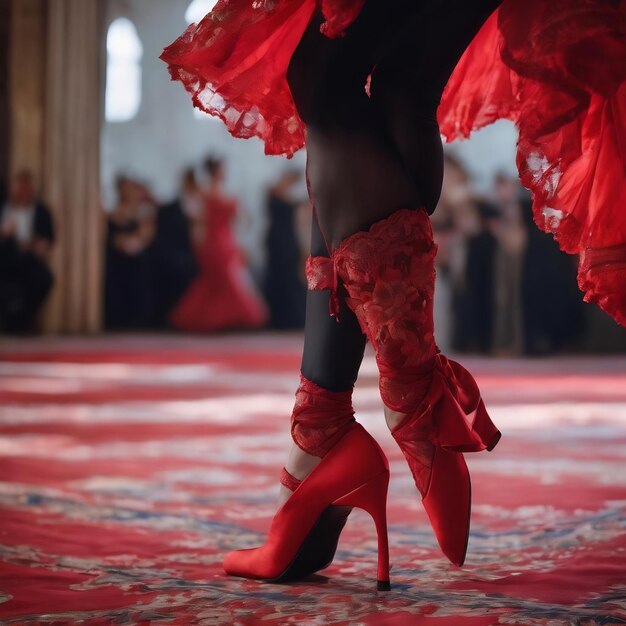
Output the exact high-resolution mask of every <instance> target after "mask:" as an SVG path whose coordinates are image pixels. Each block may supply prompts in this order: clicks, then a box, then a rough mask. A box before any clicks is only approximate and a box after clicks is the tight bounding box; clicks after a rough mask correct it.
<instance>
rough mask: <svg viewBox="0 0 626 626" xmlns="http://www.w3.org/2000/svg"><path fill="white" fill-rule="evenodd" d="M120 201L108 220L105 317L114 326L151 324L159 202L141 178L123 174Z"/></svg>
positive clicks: (133, 326) (118, 195) (134, 327)
mask: <svg viewBox="0 0 626 626" xmlns="http://www.w3.org/2000/svg"><path fill="white" fill-rule="evenodd" d="M116 188H117V204H116V206H115V208H114V209H113V211H112V212H111V213H110V215H109V217H108V222H107V248H106V277H105V320H106V322H105V323H106V327H107V328H108V329H110V330H122V329H141V328H150V327H152V326H153V324H154V321H155V318H154V316H155V310H156V309H155V295H154V294H155V282H154V281H155V278H156V277H155V275H154V272H153V271H152V256H151V250H150V247H151V245H152V243H153V241H154V236H155V214H156V203H155V202H154V200H153V198H152V197H151V195H150V193H149V192H148V190H147V188H146V187H145V186H144V185H142V184H141V183H140V182H138V181H135V180H132V179H130V178H127V177H126V176H119V177H118V179H117V181H116Z"/></svg>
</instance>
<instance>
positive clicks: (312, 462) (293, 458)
mask: <svg viewBox="0 0 626 626" xmlns="http://www.w3.org/2000/svg"><path fill="white" fill-rule="evenodd" d="M321 460H322V459H321V458H320V457H318V456H313V455H312V454H308V453H307V452H305V451H304V450H302V448H299V447H298V446H297V445H296V444H295V443H294V444H293V445H292V447H291V450H290V451H289V457H288V459H287V463H286V464H285V469H286V470H287V472H288V473H289V474H290V475H291V477H293V478H294V479H296V481H302V480H304V479H305V478H306V477H307V476H308V475H309V474H310V473H311V472H312V471H313V470H314V469H315V468H316V467H317V465H318V463H319V462H320V461H321ZM292 493H293V490H292V489H290V488H288V487H287V486H285V485H284V484H282V485H281V486H280V492H279V495H278V501H279V503H280V504H283V503H285V502H286V501H287V500H289V498H290V496H291V494H292Z"/></svg>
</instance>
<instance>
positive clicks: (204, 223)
mask: <svg viewBox="0 0 626 626" xmlns="http://www.w3.org/2000/svg"><path fill="white" fill-rule="evenodd" d="M207 170H208V172H207V173H208V174H209V176H210V182H209V186H208V188H207V189H206V192H205V194H204V215H203V219H201V220H200V226H201V228H200V232H201V233H202V239H201V241H200V242H199V245H198V248H197V252H196V255H197V259H198V265H199V268H200V271H199V274H198V276H197V277H196V279H195V280H194V281H193V282H192V283H191V285H190V286H189V288H188V289H187V291H186V292H185V294H184V295H183V297H182V298H181V300H180V302H179V303H178V304H177V305H176V308H175V309H174V311H173V312H172V315H171V321H172V324H173V325H174V326H175V327H176V328H179V329H180V330H184V331H187V332H213V331H218V330H224V329H228V328H256V327H259V326H262V325H263V324H264V323H265V321H266V320H267V309H266V307H265V304H264V303H263V301H262V300H261V298H260V296H259V295H257V293H256V292H255V290H254V286H253V285H252V284H251V281H250V278H249V275H248V272H247V269H246V267H245V264H244V259H243V256H242V253H241V251H240V250H239V247H238V245H237V242H236V241H235V237H234V233H233V222H234V221H235V218H236V216H237V203H236V202H235V200H234V199H233V198H229V197H228V196H226V195H225V194H224V191H223V189H222V187H223V183H224V165H223V163H222V162H221V161H217V160H209V161H208V162H207Z"/></svg>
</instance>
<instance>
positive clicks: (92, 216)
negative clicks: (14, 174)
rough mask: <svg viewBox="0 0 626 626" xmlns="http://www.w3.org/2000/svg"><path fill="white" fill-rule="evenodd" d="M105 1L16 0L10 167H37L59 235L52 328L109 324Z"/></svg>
mask: <svg viewBox="0 0 626 626" xmlns="http://www.w3.org/2000/svg"><path fill="white" fill-rule="evenodd" d="M0 1H5V0H0ZM100 5H101V2H100V0H11V26H10V31H11V33H10V54H9V58H10V93H11V99H10V129H11V132H10V134H11V141H10V144H11V149H10V165H11V167H10V169H11V170H12V171H16V170H18V169H22V168H28V169H30V170H32V171H33V173H34V174H35V177H36V178H37V180H38V181H40V187H41V191H42V197H43V200H44V202H45V203H46V204H47V205H48V206H49V207H50V209H51V210H52V212H53V215H54V220H55V227H56V232H57V242H56V245H55V248H54V252H53V257H52V269H53V272H54V275H55V285H54V288H53V291H52V294H51V296H50V298H49V301H48V303H47V306H46V311H45V313H44V318H43V324H44V328H45V330H46V331H48V332H55V333H92V332H97V331H99V330H100V328H101V309H102V278H101V275H102V258H103V243H102V230H103V229H102V219H103V218H102V211H101V207H100V163H99V156H100V129H101V108H102V107H101V103H102V100H103V89H102V81H101V76H102V63H101V59H102V57H103V52H104V45H103V41H102V29H101V23H100V9H101V6H100Z"/></svg>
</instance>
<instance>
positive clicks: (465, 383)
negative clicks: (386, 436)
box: [309, 209, 499, 494]
mask: <svg viewBox="0 0 626 626" xmlns="http://www.w3.org/2000/svg"><path fill="white" fill-rule="evenodd" d="M436 252H437V246H436V245H435V243H434V241H433V235H432V228H431V223H430V219H429V218H428V215H427V213H426V212H425V211H424V210H421V209H418V210H410V209H404V210H400V211H396V212H395V213H393V214H392V215H391V216H390V217H389V218H387V219H384V220H381V221H379V222H376V223H375V224H374V225H373V226H372V228H371V229H370V230H369V231H363V232H359V233H356V234H355V235H352V236H350V237H348V238H347V239H345V240H344V241H343V242H342V243H341V244H340V246H339V247H337V248H336V249H335V250H333V252H332V255H331V259H330V260H329V259H327V258H326V257H312V258H311V259H310V260H309V265H310V266H314V267H315V269H316V271H315V272H312V273H311V274H310V275H311V276H312V278H313V280H312V281H311V282H310V283H309V287H310V288H316V289H331V290H332V289H336V285H337V278H336V277H338V278H339V280H340V281H341V284H342V285H343V286H344V287H345V289H346V291H347V293H348V297H347V298H346V302H347V304H348V305H349V306H350V308H351V309H352V310H353V311H354V313H355V315H356V316H357V318H358V320H359V323H360V325H361V328H362V329H363V331H364V332H365V334H366V335H367V337H368V339H369V340H370V342H371V343H372V346H373V347H374V350H375V352H376V363H377V365H378V370H379V373H380V383H379V384H380V394H381V397H382V399H383V402H384V403H385V405H386V406H387V407H389V408H391V409H393V410H394V411H399V412H401V413H406V414H407V417H406V418H405V419H404V420H403V421H402V422H401V423H400V424H399V426H398V427H397V428H395V429H394V431H393V436H394V438H395V439H396V441H397V442H398V444H399V445H400V447H401V449H402V450H403V452H404V453H405V456H406V458H407V460H408V462H409V466H410V467H411V470H412V472H413V475H414V477H415V482H416V484H417V486H418V488H419V489H420V491H421V493H422V494H425V493H426V489H427V485H428V480H429V477H430V469H431V462H432V458H433V450H434V447H435V446H438V447H441V448H444V449H446V450H448V451H453V452H478V451H480V450H485V449H488V448H489V449H490V448H492V447H493V446H494V445H495V443H496V442H497V439H498V438H499V433H498V430H497V428H496V427H495V425H494V424H493V422H492V421H491V419H490V418H489V416H488V414H487V411H486V409H485V406H484V403H483V401H482V398H481V395H480V391H479V389H478V386H477V385H476V382H475V380H474V379H473V377H472V376H471V374H470V373H469V372H468V371H467V370H466V369H465V368H463V367H462V366H461V365H460V364H458V363H456V362H455V361H452V360H449V359H448V358H446V357H445V356H444V355H443V354H441V353H440V352H439V350H438V348H437V345H436V343H435V338H434V323H433V294H434V286H435V265H434V261H435V255H436ZM337 297H338V296H337Z"/></svg>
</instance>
